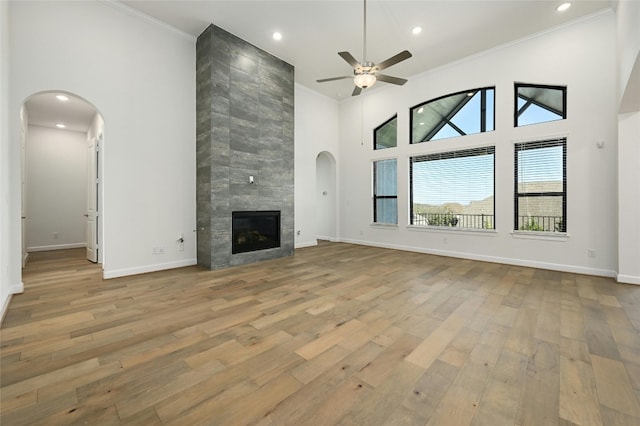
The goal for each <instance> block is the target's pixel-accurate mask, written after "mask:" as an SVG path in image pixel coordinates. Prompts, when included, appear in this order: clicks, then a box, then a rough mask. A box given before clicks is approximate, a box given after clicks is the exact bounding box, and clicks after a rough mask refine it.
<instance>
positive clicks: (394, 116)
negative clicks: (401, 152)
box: [373, 114, 398, 151]
mask: <svg viewBox="0 0 640 426" xmlns="http://www.w3.org/2000/svg"><path fill="white" fill-rule="evenodd" d="M393 120H396V144H395V145H394V146H387V147H384V148H377V146H378V144H377V141H378V130H380V129H382V128H383V127H384V126H386V125H387V124H389V123H391V122H392V121H393ZM397 147H398V114H394V115H393V116H392V117H391V118H389V119H388V120H386V121H385V122H384V123H382V124H380V125H379V126H378V127H376V128H375V129H373V150H374V151H379V150H383V149H389V148H397Z"/></svg>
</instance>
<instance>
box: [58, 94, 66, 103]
mask: <svg viewBox="0 0 640 426" xmlns="http://www.w3.org/2000/svg"><path fill="white" fill-rule="evenodd" d="M56 99H57V100H59V101H60V102H67V101H68V100H69V97H68V96H65V95H56Z"/></svg>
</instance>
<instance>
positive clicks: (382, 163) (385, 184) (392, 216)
mask: <svg viewBox="0 0 640 426" xmlns="http://www.w3.org/2000/svg"><path fill="white" fill-rule="evenodd" d="M397 175H398V167H397V162H396V159H395V158H394V159H390V160H378V161H374V162H373V221H374V222H375V223H391V224H397V223H398V190H397V186H398V185H397Z"/></svg>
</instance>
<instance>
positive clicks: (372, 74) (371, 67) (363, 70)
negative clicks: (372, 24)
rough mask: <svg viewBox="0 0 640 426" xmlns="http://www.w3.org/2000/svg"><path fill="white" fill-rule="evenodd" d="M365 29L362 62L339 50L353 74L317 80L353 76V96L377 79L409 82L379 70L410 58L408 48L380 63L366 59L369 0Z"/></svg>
mask: <svg viewBox="0 0 640 426" xmlns="http://www.w3.org/2000/svg"><path fill="white" fill-rule="evenodd" d="M363 15H364V26H363V27H364V30H363V37H362V39H363V43H362V44H363V47H362V62H358V61H357V60H356V58H354V57H353V55H352V54H351V53H349V52H338V55H340V57H341V58H342V59H344V60H345V61H346V62H347V63H348V64H349V65H351V66H352V67H353V76H350V75H345V76H340V77H331V78H323V79H321V80H316V81H317V82H318V83H324V82H327V81H334V80H343V79H346V78H353V82H354V84H355V85H356V87H354V88H353V93H351V96H358V95H359V94H360V93H361V92H362V89H366V88H367V87H371V86H373V85H374V84H375V82H376V81H377V80H380V81H384V82H385V83H391V84H397V85H399V86H402V85H403V84H405V83H406V82H407V80H406V79H404V78H399V77H393V76H390V75H386V74H380V73H379V71H382V70H383V69H385V68H389V67H390V66H392V65H395V64H397V63H398V62H402V61H404V60H405V59H409V58H410V57H411V56H412V55H411V53H410V52H409V51H408V50H403V51H402V52H400V53H398V54H396V55H394V56H392V57H390V58H389V59H386V60H384V61H382V62H380V63H378V64H374V63H373V62H368V61H367V60H366V57H367V55H366V53H367V0H364V14H363Z"/></svg>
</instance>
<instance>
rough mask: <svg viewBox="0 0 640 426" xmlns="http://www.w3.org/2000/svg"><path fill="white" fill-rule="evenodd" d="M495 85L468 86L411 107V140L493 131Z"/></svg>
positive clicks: (413, 141) (418, 141)
mask: <svg viewBox="0 0 640 426" xmlns="http://www.w3.org/2000/svg"><path fill="white" fill-rule="evenodd" d="M494 116H495V88H494V87H483V88H480V89H472V90H465V91H462V92H458V93H453V94H450V95H446V96H442V97H439V98H436V99H432V100H430V101H427V102H425V103H422V104H420V105H416V106H414V107H413V108H411V114H410V117H411V143H420V142H428V141H433V140H438V139H445V138H451V137H458V136H464V135H470V134H474V133H482V132H490V131H493V130H494V128H495V118H494Z"/></svg>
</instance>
